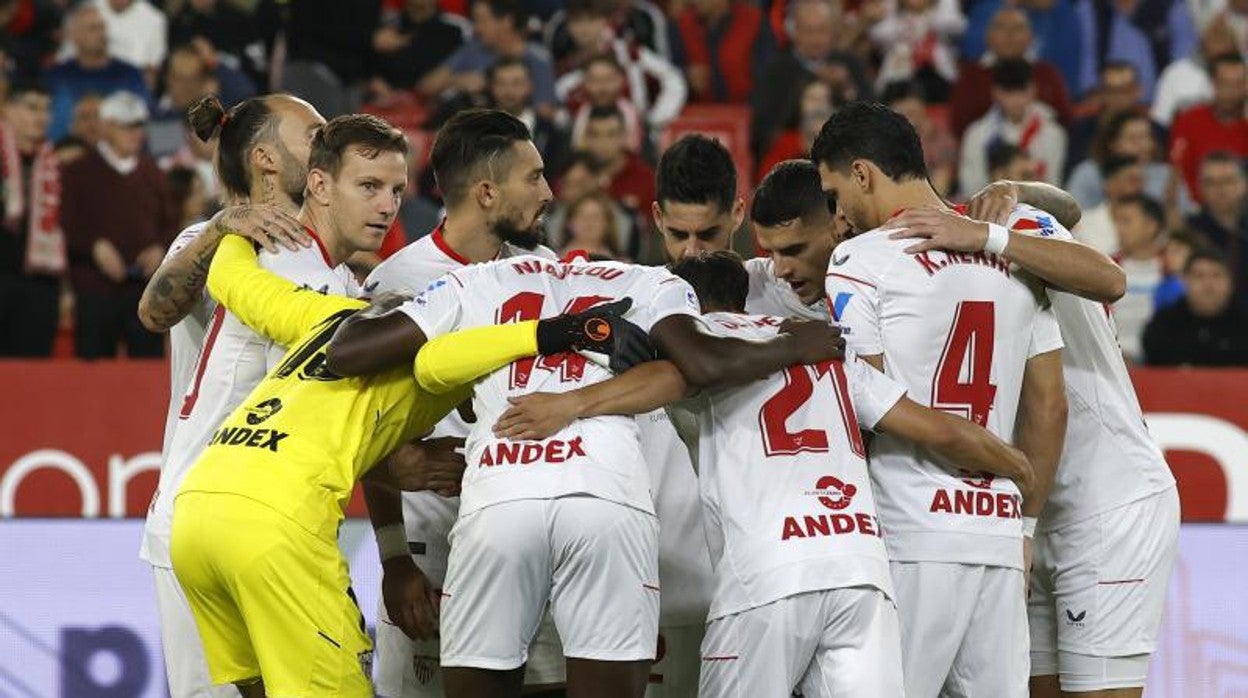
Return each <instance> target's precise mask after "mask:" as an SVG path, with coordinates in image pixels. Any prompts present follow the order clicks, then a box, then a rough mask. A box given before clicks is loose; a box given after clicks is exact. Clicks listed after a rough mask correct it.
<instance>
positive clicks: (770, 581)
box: [698, 313, 905, 620]
mask: <svg viewBox="0 0 1248 698" xmlns="http://www.w3.org/2000/svg"><path fill="white" fill-rule="evenodd" d="M705 321H706V324H707V325H708V326H709V327H710V329H711V331H712V332H715V333H716V334H719V335H722V336H727V337H738V338H741V339H748V340H763V339H768V338H770V337H772V336H774V335H775V334H776V332H777V329H778V328H779V326H780V323H781V322H782V321H783V318H779V317H771V316H763V315H737V314H733V313H711V314H708V315H706V316H705ZM904 395H905V389H904V388H903V387H902V386H901V385H900V384H898V383H897V382H896V381H893V380H891V379H890V378H888V376H885V375H884V374H883V373H880V372H879V371H876V370H875V369H873V368H871V367H870V366H869V365H867V364H866V363H864V362H861V361H856V360H850V361H848V362H841V361H828V362H824V363H821V364H818V365H806V366H791V367H789V368H788V369H785V370H784V371H781V372H778V373H774V374H772V375H771V376H769V377H767V378H764V379H762V380H758V381H754V382H753V383H749V384H747V385H743V386H739V387H733V388H719V389H712V390H708V391H705V392H704V393H703V395H702V397H701V399H700V400H699V402H700V403H701V404H700V410H699V439H698V451H699V456H698V463H699V473H698V479H699V482H700V484H701V492H702V502H703V507H704V509H705V512H706V526H707V537H708V539H709V541H710V546H711V558H712V560H713V561H714V563H715V596H714V600H713V601H712V603H711V614H710V619H711V620H714V619H715V618H720V617H722V616H726V615H730V614H733V613H738V612H741V611H744V610H746V609H750V608H756V607H758V606H762V605H765V604H768V603H771V602H773V601H776V600H779V599H782V598H785V597H787V596H793V595H794V594H801V593H806V592H811V591H820V590H824V589H836V588H842V587H851V586H866V585H869V586H873V587H876V588H878V589H880V590H881V591H883V592H884V593H885V594H888V595H889V596H890V597H891V596H892V594H893V589H892V584H891V582H890V579H889V570H888V554H887V551H886V550H885V547H884V542H883V539H882V538H881V536H882V535H883V531H882V529H881V526H880V522H879V521H878V520H877V518H876V508H875V500H874V497H873V496H872V492H871V484H870V479H869V476H868V475H867V461H866V451H865V449H864V447H863V441H862V434H861V433H860V431H859V428H860V427H861V428H865V429H871V428H873V427H874V426H875V424H876V423H877V422H878V421H879V420H880V419H881V418H883V416H884V415H885V414H887V413H888V411H889V410H891V409H892V408H893V406H894V405H896V404H897V401H898V400H900V399H901V398H902V397H903V396H904Z"/></svg>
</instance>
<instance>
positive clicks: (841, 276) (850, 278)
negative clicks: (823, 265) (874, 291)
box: [828, 271, 875, 288]
mask: <svg viewBox="0 0 1248 698" xmlns="http://www.w3.org/2000/svg"><path fill="white" fill-rule="evenodd" d="M828 276H835V277H836V278H838V279H845V280H846V281H852V282H854V283H856V284H862V285H863V286H870V287H871V288H875V284H873V283H871V282H870V281H863V280H862V279H859V278H857V277H853V276H850V275H848V274H838V273H836V272H834V271H830V272H828Z"/></svg>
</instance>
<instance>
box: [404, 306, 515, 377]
mask: <svg viewBox="0 0 1248 698" xmlns="http://www.w3.org/2000/svg"><path fill="white" fill-rule="evenodd" d="M535 354H537V320H528V321H526V322H517V323H509V324H506V325H487V326H485V327H474V328H473V329H470V330H461V331H459V332H452V333H450V334H445V335H442V336H441V337H437V338H435V339H431V340H429V341H428V342H425V345H424V346H423V347H421V349H420V351H419V352H418V353H417V354H416V366H415V372H416V380H417V381H418V382H419V383H420V387H422V388H424V389H425V390H428V391H429V392H431V393H445V392H447V391H449V390H451V389H453V388H455V387H456V386H459V385H463V384H464V383H469V382H471V381H475V380H476V379H478V378H480V377H481V376H484V375H486V374H488V373H493V372H494V371H497V370H498V369H500V368H502V367H503V366H506V365H507V364H509V363H511V362H512V361H515V360H516V359H523V358H526V357H529V356H534V355H535Z"/></svg>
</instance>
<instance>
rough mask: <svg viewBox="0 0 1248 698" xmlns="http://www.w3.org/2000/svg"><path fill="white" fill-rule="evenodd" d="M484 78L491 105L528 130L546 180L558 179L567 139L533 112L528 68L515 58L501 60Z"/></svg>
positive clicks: (565, 152)
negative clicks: (522, 123)
mask: <svg viewBox="0 0 1248 698" xmlns="http://www.w3.org/2000/svg"><path fill="white" fill-rule="evenodd" d="M486 76H487V79H488V81H489V85H490V87H489V92H490V103H491V105H492V106H493V107H494V108H495V109H499V110H502V111H505V112H507V113H508V114H511V115H512V116H514V117H516V118H517V119H519V120H521V121H523V122H524V125H525V126H528V127H529V133H531V134H533V145H534V146H536V147H537V152H539V153H541V155H542V162H543V163H545V165H546V176H547V177H555V176H558V174H559V172H560V169H561V168H562V167H563V161H564V159H565V158H566V157H567V155H568V136H567V134H565V133H564V132H563V130H562V129H560V128H559V127H558V126H556V125H555V122H554V121H552V120H550V119H547V118H546V117H544V116H541V115H539V114H537V113H536V112H534V111H533V107H532V98H533V81H532V80H530V79H529V67H528V66H527V65H525V63H524V61H522V60H520V59H518V58H504V59H502V60H501V61H499V62H497V63H495V64H494V65H492V66H490V68H489V70H487V71H486Z"/></svg>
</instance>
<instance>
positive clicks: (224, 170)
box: [186, 96, 276, 196]
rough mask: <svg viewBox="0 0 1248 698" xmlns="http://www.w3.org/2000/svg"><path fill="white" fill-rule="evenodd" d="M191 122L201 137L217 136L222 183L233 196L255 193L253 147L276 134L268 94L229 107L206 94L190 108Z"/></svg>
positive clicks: (200, 138)
mask: <svg viewBox="0 0 1248 698" xmlns="http://www.w3.org/2000/svg"><path fill="white" fill-rule="evenodd" d="M186 120H187V123H189V124H190V126H191V130H192V131H194V132H195V135H196V136H197V137H198V138H199V140H201V141H203V142H205V143H207V142H209V141H211V140H212V139H214V138H215V139H217V171H218V174H219V175H220V177H221V185H222V186H224V187H225V190H226V191H227V192H228V193H229V194H231V195H233V196H247V195H248V194H250V193H251V165H250V163H249V160H250V158H249V157H248V156H249V155H250V154H251V150H252V148H254V147H255V146H256V144H257V143H259V142H260V141H261V140H264V139H265V138H268V137H270V136H275V135H276V119H274V118H273V110H272V109H270V108H269V105H268V103H267V102H266V98H265V97H252V98H250V99H245V100H243V101H241V102H239V103H238V104H235V105H234V107H233V108H231V109H230V110H229V111H226V110H225V107H224V106H222V105H221V100H219V99H217V98H216V97H213V96H208V97H204V98H203V99H201V100H199V101H198V102H196V103H195V104H193V105H191V108H190V109H188V110H187V112H186Z"/></svg>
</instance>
